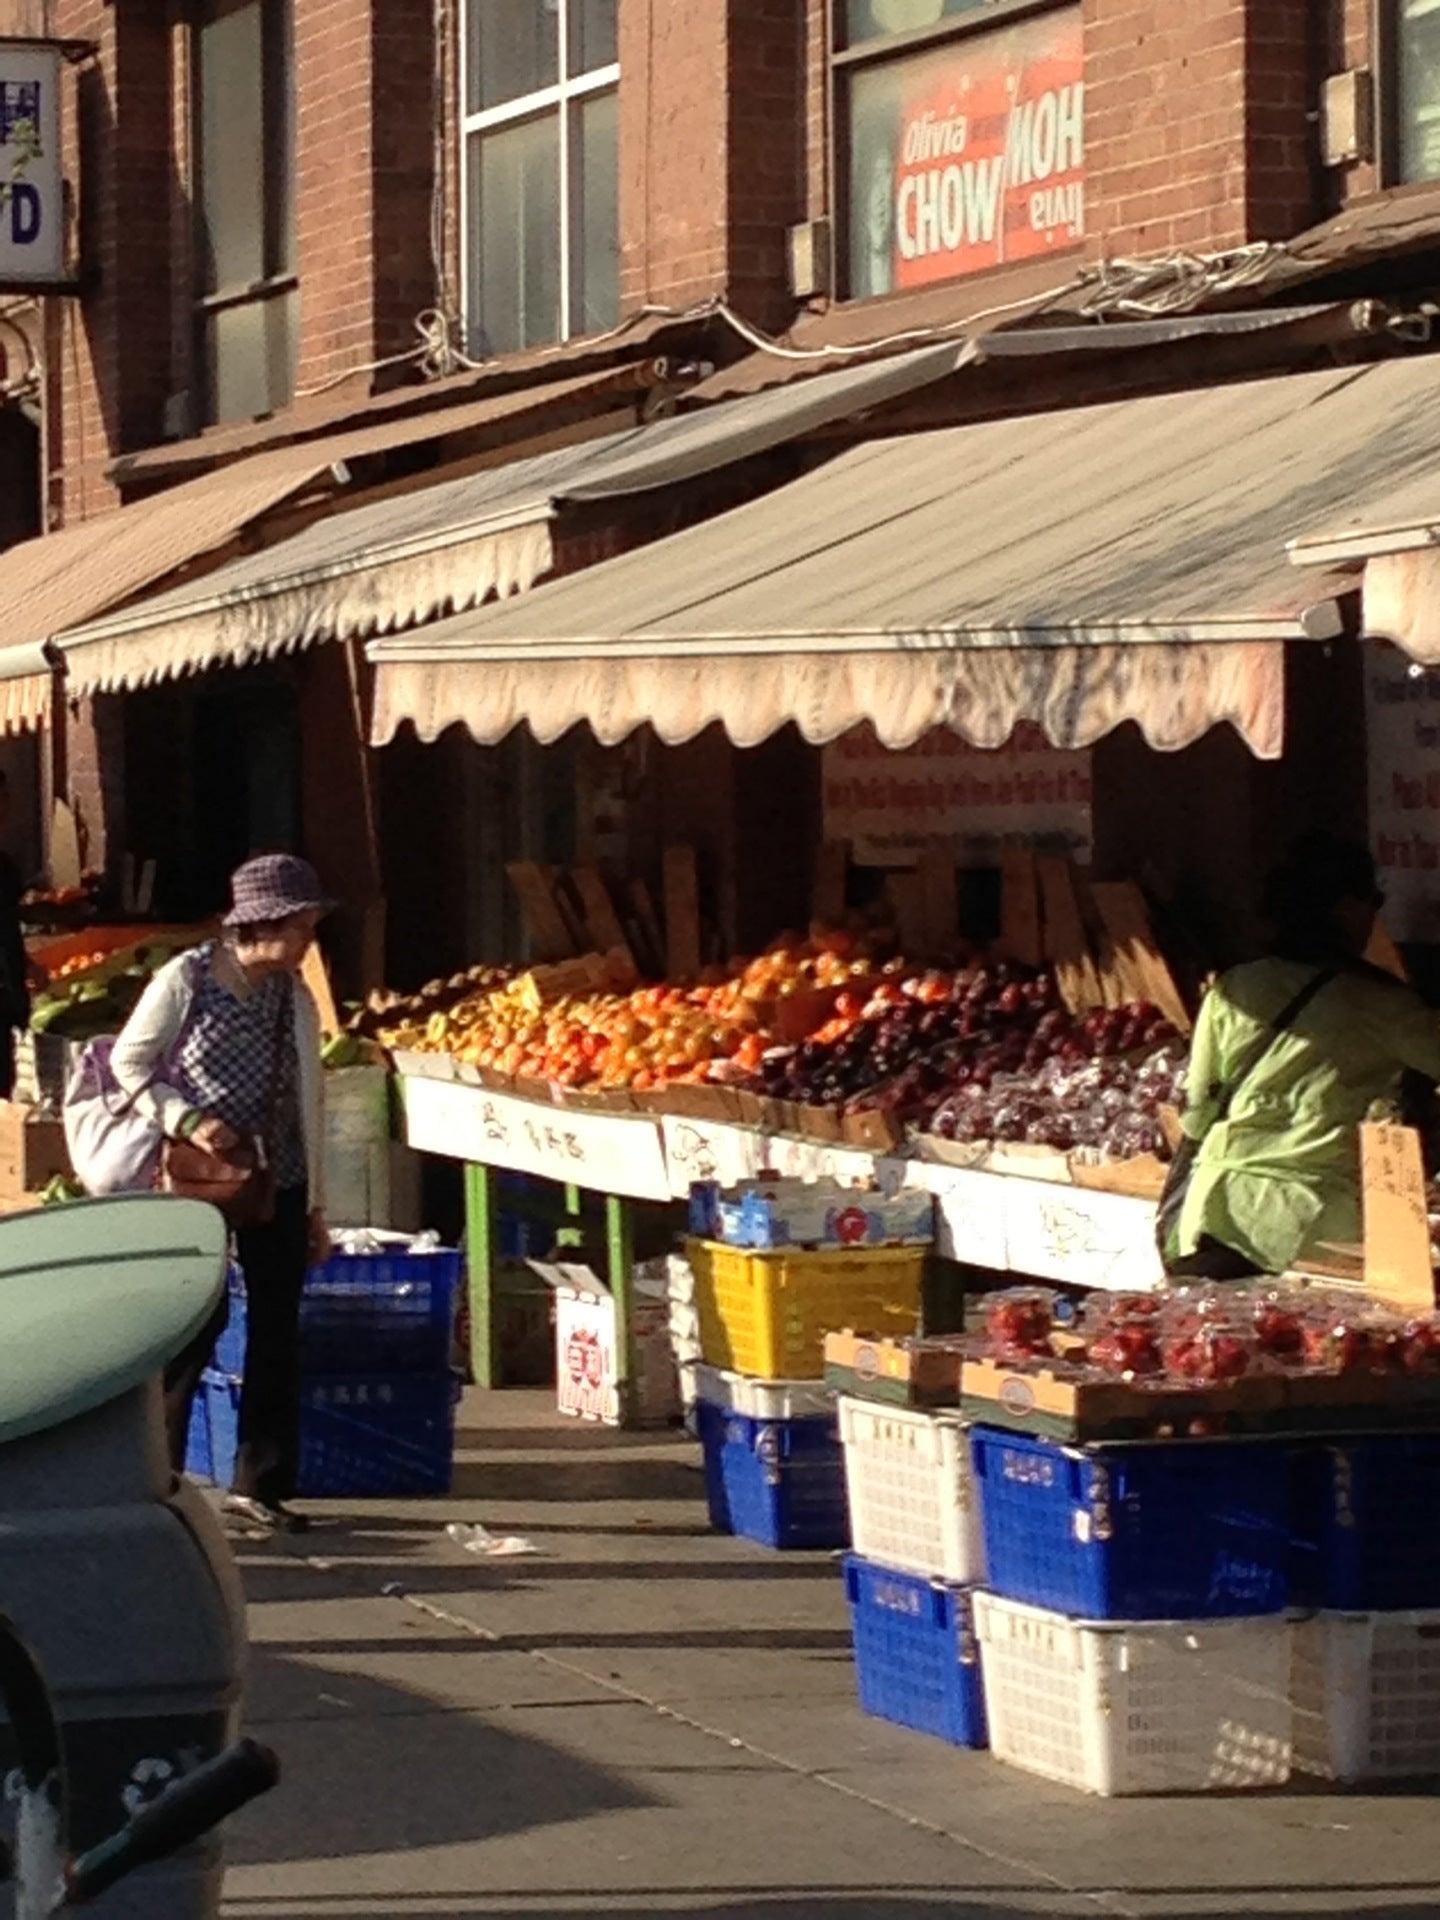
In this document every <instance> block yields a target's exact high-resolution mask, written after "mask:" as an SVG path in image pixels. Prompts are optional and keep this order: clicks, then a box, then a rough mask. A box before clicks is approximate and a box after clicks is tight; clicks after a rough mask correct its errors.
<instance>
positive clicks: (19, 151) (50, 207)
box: [0, 42, 65, 288]
mask: <svg viewBox="0 0 1440 1920" xmlns="http://www.w3.org/2000/svg"><path fill="white" fill-rule="evenodd" d="M60 73H61V54H60V50H59V48H58V47H51V46H46V45H44V44H42V43H39V42H30V43H15V44H9V45H7V44H5V43H3V42H0V288H4V287H30V286H40V287H43V286H47V285H55V284H57V283H59V282H61V281H63V280H64V278H65V206H64V184H63V176H62V172H61V156H60Z"/></svg>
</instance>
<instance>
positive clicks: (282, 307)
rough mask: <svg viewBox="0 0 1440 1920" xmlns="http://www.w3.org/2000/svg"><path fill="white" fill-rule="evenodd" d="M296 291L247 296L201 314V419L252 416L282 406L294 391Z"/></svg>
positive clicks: (218, 421)
mask: <svg viewBox="0 0 1440 1920" xmlns="http://www.w3.org/2000/svg"><path fill="white" fill-rule="evenodd" d="M297 304H298V299H297V295H296V294H295V293H294V292H291V293H286V294H281V295H278V296H277V297H276V298H274V299H268V300H247V301H246V302H245V303H244V304H243V305H242V306H237V307H226V308H223V309H222V310H221V311H220V312H219V313H212V314H209V315H207V316H206V319H205V323H204V333H205V339H204V354H205V368H206V374H207V391H206V395H205V409H206V419H207V420H208V421H210V422H211V424H213V425H219V424H222V423H223V422H225V421H227V420H253V419H255V418H256V417H257V416H258V415H260V414H262V413H274V412H275V411H276V410H277V409H279V408H280V407H283V406H285V405H286V403H287V402H288V401H289V399H290V396H291V394H292V393H293V392H294V389H295V335H296V325H295V323H296V308H297Z"/></svg>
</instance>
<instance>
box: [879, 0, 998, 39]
mask: <svg viewBox="0 0 1440 1920" xmlns="http://www.w3.org/2000/svg"><path fill="white" fill-rule="evenodd" d="M990 4H991V0H845V15H844V32H845V44H846V46H847V47H853V46H856V45H857V44H858V43H859V42H860V41H862V40H878V39H882V38H883V37H884V36H885V35H886V34H890V33H913V32H914V31H915V30H916V29H917V28H921V27H938V26H939V25H940V23H941V21H942V20H948V19H950V18H951V16H952V15H955V14H963V13H975V12H977V11H979V10H980V9H981V8H982V7H988V6H989V5H990Z"/></svg>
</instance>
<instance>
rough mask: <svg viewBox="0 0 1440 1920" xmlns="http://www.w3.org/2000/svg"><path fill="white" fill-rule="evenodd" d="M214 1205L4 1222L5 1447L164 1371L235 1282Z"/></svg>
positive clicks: (102, 1207) (101, 1203)
mask: <svg viewBox="0 0 1440 1920" xmlns="http://www.w3.org/2000/svg"><path fill="white" fill-rule="evenodd" d="M226 1251H227V1232H226V1227H225V1222H224V1221H223V1220H222V1219H221V1217H220V1215H219V1214H218V1213H217V1212H216V1211H215V1209H214V1208H213V1207H209V1206H206V1205H204V1204H203V1203H202V1202H200V1201H198V1200H176V1199H168V1198H165V1197H164V1196H162V1195H159V1194H149V1193H141V1194H127V1195H124V1196H122V1197H120V1198H117V1199H111V1200H82V1201H77V1202H75V1203H74V1204H73V1205H69V1206H61V1207H49V1208H42V1209H40V1210H38V1211H36V1212H34V1213H23V1214H16V1215H13V1216H12V1217H11V1218H10V1219H8V1220H5V1221H3V1222H0V1444H3V1443H4V1442H5V1441H7V1440H18V1439H20V1438H22V1437H23V1436H24V1435H26V1434H32V1433H42V1432H44V1431H45V1430H46V1429H47V1428H49V1427H55V1426H59V1425H61V1424H62V1423H63V1422H64V1421H66V1420H73V1419H75V1418H76V1417H77V1416H78V1415H80V1414H82V1413H88V1412H90V1410H91V1409H92V1408H94V1407H99V1406H103V1405H104V1404H105V1403H106V1402H107V1401H109V1400H114V1399H116V1398H117V1397H118V1396H119V1395H120V1394H122V1393H126V1392H128V1391H129V1390H130V1388H132V1387H135V1386H138V1385H139V1384H140V1383H141V1382H142V1381H144V1380H147V1379H149V1378H150V1377H151V1376H152V1375H154V1374H156V1373H159V1372H160V1371H161V1370H162V1368H163V1367H164V1366H165V1364H166V1362H167V1361H168V1360H170V1359H171V1358H172V1357H173V1356H174V1355H175V1354H177V1353H178V1352H179V1351H180V1349H181V1348H182V1347H183V1346H185V1344H186V1343H187V1342H188V1341H190V1340H192V1339H193V1338H194V1337H195V1335H196V1334H197V1333H199V1332H200V1330H201V1328H202V1327H203V1326H204V1324H205V1322H206V1320H207V1319H208V1318H209V1316H210V1314H211V1313H212V1312H213V1311H214V1309H215V1307H216V1305H217V1303H218V1302H219V1299H220V1293H221V1289H222V1288H223V1286H224V1284H225V1263H226Z"/></svg>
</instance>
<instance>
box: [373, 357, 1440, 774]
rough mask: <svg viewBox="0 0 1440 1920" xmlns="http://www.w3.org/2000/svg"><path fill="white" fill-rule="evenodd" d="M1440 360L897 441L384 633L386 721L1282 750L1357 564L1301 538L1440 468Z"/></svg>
mask: <svg viewBox="0 0 1440 1920" xmlns="http://www.w3.org/2000/svg"><path fill="white" fill-rule="evenodd" d="M1437 400H1440V359H1436V360H1431V359H1428V358H1417V359H1413V360H1409V359H1407V360H1399V361H1391V362H1386V363H1383V364H1380V365H1376V366H1372V367H1369V368H1365V369H1361V370H1358V371H1357V370H1353V369H1351V370H1346V371H1330V372H1325V373H1318V374H1299V375H1290V376H1286V377H1283V378H1275V379H1265V380H1255V381H1249V382H1244V383H1237V384H1235V385H1231V386H1226V387H1219V388H1211V389H1208V390H1201V391H1195V392H1186V393H1177V394H1167V395H1163V396H1158V397H1155V398H1146V399H1138V400H1128V401H1120V402H1116V403H1113V404H1109V405H1105V406H1097V407H1091V408H1084V409H1073V410H1068V411H1065V412H1059V413H1050V414H1040V415H1034V416H1031V417H1028V418H1024V419H1011V420H1004V421H997V422H990V423H983V424H977V425H974V426H968V427H957V428H949V429H945V430H943V431H939V432H934V433H928V434H917V435H914V436H911V437H907V438H897V439H888V440H878V441H874V442H871V443H869V444H866V445H862V446H859V447H856V448H854V449H852V450H851V451H849V452H847V453H844V454H842V455H840V456H839V457H838V458H837V459H835V460H833V461H832V462H831V463H830V464H829V465H827V466H825V467H822V468H820V469H819V470H817V471H816V472H814V473H811V474H809V475H807V476H806V477H805V478H803V479H800V480H797V481H795V482H792V483H791V484H790V485H789V486H787V487H784V488H782V489H780V490H779V491H778V492H776V493H773V494H771V495H769V496H767V497H766V498H765V499H763V500H760V501H757V502H755V503H754V504H752V505H748V506H743V507H740V508H737V509H735V510H733V511H731V512H729V513H726V514H723V515H721V516H719V517H718V518H716V519H714V520H711V521H708V522H706V523H704V524H703V525H700V526H697V527H694V528H691V529H689V530H687V531H685V532H683V533H679V534H677V535H675V536H673V537H672V538H670V539H668V540H666V541H664V542H662V543H660V544H658V545H656V546H652V547H649V548H646V549H642V550H640V551H638V552H635V553H630V554H626V555H623V556H622V557H621V558H619V559H617V560H613V561H609V562H607V563H606V564H605V565H603V566H600V567H597V568H594V569H593V570H591V571H590V572H588V573H583V574H577V575H574V576H571V577H569V578H566V579H564V580H560V581H556V582H554V583H552V584H550V585H548V586H544V587H541V588H538V589H537V590H536V591H535V592H533V593H531V594H528V595H525V596H523V597H522V598H520V599H518V600H515V601H513V602H509V603H501V604H498V605H495V606H491V607H483V608H480V609H478V610H477V611H475V612H473V613H471V614H468V615H465V616H464V617H462V618H458V619H454V620H450V621H447V622H443V623H441V624H439V625H437V626H434V627H431V628H428V629H426V630H424V631H421V632H418V633H415V634H411V635H397V636H394V637H392V638H389V639H384V640H380V641H377V642H375V643H374V644H373V645H372V646H371V647H370V649H369V653H370V657H371V659H372V660H374V661H375V663H376V665H377V667H378V668H379V674H378V679H377V689H376V715H375V729H374V737H375V739H376V740H377V741H378V742H384V741H386V740H389V739H391V738H392V737H393V736H394V734H395V732H396V731H397V729H398V728H399V727H400V726H401V725H402V724H403V723H404V722H406V721H410V722H413V723H414V725H415V726H416V728H417V730H418V731H419V733H420V734H421V736H422V737H424V738H426V739H433V738H434V737H435V736H436V735H438V734H439V733H440V732H442V731H443V730H444V729H445V728H446V727H448V726H451V725H456V724H460V725H464V726H466V727H468V728H469V730H470V731H471V733H472V734H474V735H475V737H476V738H477V739H480V740H486V741H493V740H498V739H500V738H501V737H503V735H504V734H506V733H507V732H508V731H509V730H510V729H511V728H512V727H513V726H515V725H517V724H518V723H519V722H521V721H526V722H528V723H529V725H530V726H531V728H532V729H533V730H534V731H535V733H536V734H537V735H538V736H539V737H540V738H542V739H547V740H548V739H554V738H556V737H557V736H558V735H560V734H561V733H563V732H564V731H565V730H566V729H567V728H569V727H570V726H573V725H575V724H576V723H577V722H580V721H587V722H589V724H590V725H591V726H592V727H593V728H594V730H595V732H596V733H597V735H598V736H599V737H600V738H601V739H602V740H605V741H615V740H619V739H622V738H624V737H625V735H627V734H628V733H630V732H631V731H633V730H634V729H635V728H636V727H639V726H641V725H645V724H650V725H653V726H654V728H655V729H656V731H657V733H659V734H660V736H661V737H662V738H663V739H665V740H668V741H675V740H682V739H687V738H690V737H692V736H693V735H694V734H696V733H698V732H700V731H701V730H702V729H704V728H705V727H706V726H708V725H710V724H712V723H714V722H716V721H719V722H721V723H722V724H723V725H724V726H725V727H726V729H727V731H728V732H729V734H730V736H731V737H732V739H734V740H735V741H736V742H737V744H741V745H750V744H753V743H755V742H756V741H759V740H762V739H764V738H765V737H766V736H767V735H769V734H771V733H773V732H774V731H776V729H777V728H779V727H782V726H784V725H786V724H787V723H789V722H794V723H795V724H796V725H798V726H799V728H800V729H801V731H802V732H803V733H804V735H805V736H806V738H808V739H810V740H812V741H823V740H829V739H833V738H835V737H836V736H838V735H839V734H841V733H844V732H846V731H848V730H849V729H850V728H851V727H853V726H856V725H858V724H859V723H860V722H862V721H868V722H870V723H872V724H873V725H874V726H875V728H876V730H877V732H878V733H879V734H880V737H881V738H882V739H883V740H884V741H885V742H886V743H887V744H888V745H890V746H903V745H907V744H909V743H911V742H913V741H914V740H915V739H917V738H918V737H919V736H920V735H921V734H923V733H925V732H927V731H928V730H930V729H931V728H934V727H938V726H948V727H951V728H953V729H954V730H955V731H957V732H959V733H961V734H963V735H964V736H965V737H966V738H968V739H970V740H972V741H974V742H975V743H976V744H977V745H981V746H995V745H998V744H1000V743H1002V742H1003V741H1004V740H1005V739H1007V738H1008V737H1009V735H1010V733H1011V731H1012V730H1013V728H1014V726H1015V724H1016V723H1017V722H1018V721H1020V720H1029V721H1032V722H1035V723H1036V724H1038V725H1040V726H1041V727H1042V728H1043V729H1044V730H1045V732H1046V734H1047V735H1048V736H1049V738H1050V739H1051V740H1053V741H1054V742H1055V743H1056V744H1057V745H1062V746H1085V745H1089V744H1090V743H1091V742H1093V741H1095V740H1097V739H1098V738H1100V737H1101V736H1102V735H1103V734H1104V733H1106V732H1108V731H1109V730H1110V729H1112V728H1113V727H1115V726H1118V725H1119V724H1121V723H1122V722H1123V721H1127V720H1133V721H1135V722H1136V723H1137V724H1138V725H1139V726H1140V727H1141V728H1142V730H1143V731H1144V733H1145V736H1146V738H1147V739H1148V740H1149V741H1150V742H1151V744H1152V745H1154V746H1156V747H1161V748H1177V747H1183V746H1186V745H1188V744H1190V743H1191V742H1192V741H1194V740H1196V739H1198V738H1199V737H1200V736H1201V735H1202V734H1203V733H1205V732H1206V731H1207V730H1208V729H1209V728H1210V727H1212V726H1214V725H1216V724H1218V723H1220V722H1229V723H1230V724H1231V725H1233V726H1234V727H1235V728H1236V729H1237V730H1238V731H1239V732H1240V733H1241V734H1242V735H1243V737H1244V738H1245V739H1246V741H1247V742H1248V743H1249V745H1250V747H1251V748H1252V750H1253V751H1254V752H1255V753H1256V754H1257V755H1259V756H1261V757H1262V758H1267V759H1268V758H1274V757H1275V756H1277V755H1278V754H1279V753H1280V751H1281V749H1282V745H1283V733H1284V700H1283V659H1284V648H1285V644H1286V643H1287V642H1290V641H1296V640H1304V639H1319V638H1327V637H1333V636H1336V635H1338V634H1340V633H1341V632H1342V631H1343V630H1344V618H1343V612H1342V608H1341V605H1340V600H1341V598H1342V597H1343V595H1344V594H1345V593H1346V592H1347V591H1348V590H1349V588H1350V586H1351V585H1352V582H1351V581H1350V580H1349V578H1348V577H1347V576H1346V575H1345V574H1343V573H1339V574H1329V573H1322V574H1319V575H1314V574H1307V573H1303V572H1301V571H1300V570H1298V569H1296V568H1294V567H1292V566H1291V565H1289V563H1288V561H1287V558H1286V552H1285V545H1286V541H1287V540H1289V539H1290V538H1292V537H1293V536H1295V535H1296V534H1297V533H1303V532H1304V531H1306V530H1307V529H1309V528H1313V527H1315V526H1316V525H1318V524H1322V523H1323V522H1324V520H1325V519H1326V518H1327V517H1332V518H1333V516H1334V515H1335V514H1336V512H1337V511H1338V510H1339V508H1340V506H1341V504H1342V503H1345V502H1348V501H1350V500H1352V499H1354V498H1356V497H1357V495H1359V494H1361V493H1363V491H1364V490H1365V489H1366V488H1367V487H1378V486H1380V485H1384V484H1389V485H1395V484H1398V483H1399V482H1400V481H1401V480H1402V479H1404V478H1407V477H1414V476H1416V475H1419V474H1422V473H1424V472H1426V471H1427V470H1428V469H1430V468H1432V467H1434V466H1435V464H1436V462H1437V460H1440V406H1437V405H1436V402H1437Z"/></svg>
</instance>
